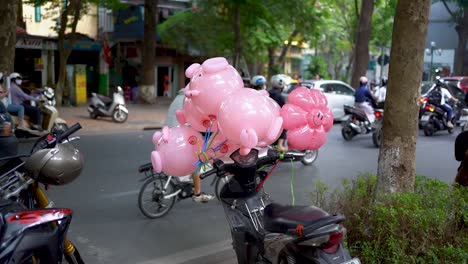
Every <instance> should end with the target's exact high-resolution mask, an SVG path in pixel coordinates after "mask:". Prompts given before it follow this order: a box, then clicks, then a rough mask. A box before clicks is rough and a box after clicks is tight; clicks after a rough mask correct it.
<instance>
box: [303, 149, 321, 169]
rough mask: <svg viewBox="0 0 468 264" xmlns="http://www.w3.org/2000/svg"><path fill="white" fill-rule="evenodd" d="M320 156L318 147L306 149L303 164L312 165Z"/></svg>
mask: <svg viewBox="0 0 468 264" xmlns="http://www.w3.org/2000/svg"><path fill="white" fill-rule="evenodd" d="M317 158H318V149H316V150H306V153H305V156H304V157H303V158H302V159H301V162H302V164H304V165H312V164H313V163H314V162H315V161H316V160H317Z"/></svg>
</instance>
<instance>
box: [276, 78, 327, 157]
mask: <svg viewBox="0 0 468 264" xmlns="http://www.w3.org/2000/svg"><path fill="white" fill-rule="evenodd" d="M288 101H289V103H288V104H285V105H284V106H283V107H282V108H281V116H282V117H283V128H284V129H287V130H288V136H287V139H288V145H289V147H290V148H293V149H298V150H304V149H311V150H315V149H319V148H320V147H321V146H322V145H323V144H325V142H326V140H327V136H326V133H327V132H328V131H330V129H331V127H332V126H333V114H332V113H331V111H330V109H328V108H327V98H326V97H325V96H324V95H323V94H322V93H321V92H320V91H319V90H317V89H308V88H305V87H299V88H297V89H295V90H294V91H292V92H291V93H290V94H289V96H288Z"/></svg>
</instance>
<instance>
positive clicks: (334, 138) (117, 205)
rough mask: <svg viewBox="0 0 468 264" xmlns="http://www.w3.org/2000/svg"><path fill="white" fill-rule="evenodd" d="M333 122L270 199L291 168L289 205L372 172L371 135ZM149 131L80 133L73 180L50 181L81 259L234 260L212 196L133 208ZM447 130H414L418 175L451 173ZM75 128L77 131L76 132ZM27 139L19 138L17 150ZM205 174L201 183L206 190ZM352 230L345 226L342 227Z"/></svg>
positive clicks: (147, 263)
mask: <svg viewBox="0 0 468 264" xmlns="http://www.w3.org/2000/svg"><path fill="white" fill-rule="evenodd" d="M340 129H341V126H340V125H335V126H334V128H333V129H332V131H331V132H330V133H329V135H328V139H327V143H326V144H325V145H324V146H323V147H322V148H321V149H320V152H319V157H318V160H317V161H316V163H315V164H314V165H312V166H304V165H302V164H301V163H299V162H298V163H295V164H294V169H293V168H292V166H291V164H287V163H282V164H280V165H279V166H278V167H277V169H276V170H275V172H274V173H273V174H272V176H271V177H270V178H269V180H268V182H267V184H266V185H265V188H266V190H267V192H268V193H269V194H270V196H271V197H272V198H273V199H274V200H275V201H277V202H281V203H291V189H290V185H291V174H292V172H294V179H293V185H294V193H295V200H296V204H310V203H311V202H310V201H311V198H310V192H311V190H312V186H313V184H314V183H315V182H316V181H317V180H319V179H320V180H321V181H322V182H324V183H326V184H328V185H329V186H331V187H336V186H337V185H339V183H340V181H341V179H342V178H349V179H352V178H354V177H356V175H358V174H360V173H367V172H371V173H372V172H376V169H377V159H378V149H376V148H374V147H373V144H372V140H371V136H370V135H361V136H357V137H356V138H354V139H353V140H352V141H351V142H345V141H344V140H343V138H342V137H341V133H340ZM152 133H153V131H141V132H133V133H124V134H116V133H113V134H112V135H82V136H81V140H79V141H74V143H75V145H76V146H77V147H78V148H79V149H80V150H81V151H82V152H83V154H84V156H85V159H86V165H85V168H84V171H83V173H82V175H81V176H80V178H78V179H77V180H76V181H74V182H72V183H71V184H69V185H65V186H57V187H53V188H52V189H51V190H49V195H50V197H51V198H52V200H53V201H54V202H55V205H56V206H59V207H68V208H71V209H73V210H74V217H73V220H72V225H71V228H70V237H71V239H72V241H74V242H75V243H76V244H77V246H78V248H79V249H80V251H81V254H82V255H83V257H84V258H85V260H86V262H87V263H93V264H108V263H121V264H136V263H137V264H159V263H161V264H182V263H184V264H188V263H208V264H209V263H225V264H227V263H235V261H234V254H233V252H232V250H231V246H230V235H229V229H228V226H227V222H226V219H225V217H224V214H223V209H222V207H221V205H220V204H219V203H218V202H217V201H213V202H210V203H207V204H197V203H194V202H192V200H191V199H186V200H183V201H181V202H178V203H176V204H175V206H174V208H173V209H172V211H171V212H170V213H169V214H168V215H166V216H164V217H163V218H160V219H154V220H151V219H147V218H145V217H144V216H143V215H142V214H141V213H140V211H139V209H138V205H137V195H138V191H139V188H140V186H141V184H142V182H140V181H139V180H140V179H142V175H139V174H138V172H137V168H138V166H139V165H141V164H144V163H146V162H148V161H149V157H150V156H149V155H150V152H151V151H152V150H153V148H154V146H153V144H152V141H151V136H152ZM457 133H459V130H456V132H455V134H453V135H449V134H448V133H447V132H446V131H445V132H439V133H438V134H436V135H435V136H434V137H431V138H427V137H425V136H424V135H423V133H422V131H420V136H419V138H418V144H417V158H416V164H417V173H418V174H419V175H426V176H429V177H433V178H438V179H441V180H443V181H446V182H451V181H452V180H453V178H454V176H455V172H456V168H457V166H458V163H457V162H456V161H455V160H454V154H453V144H454V141H455V137H456V134H457ZM77 134H78V135H79V134H80V133H79V132H78V133H77ZM27 145H29V144H27V143H26V144H24V146H23V151H24V150H25V148H26V147H27ZM210 183H211V178H208V179H207V180H205V181H204V182H203V184H204V185H203V189H204V190H205V191H206V192H213V190H212V187H211V186H210ZM349 232H352V229H349Z"/></svg>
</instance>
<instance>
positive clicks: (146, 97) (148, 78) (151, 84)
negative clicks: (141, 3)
mask: <svg viewBox="0 0 468 264" xmlns="http://www.w3.org/2000/svg"><path fill="white" fill-rule="evenodd" d="M157 6H158V1H157V0H156V1H155V0H145V36H144V38H143V54H142V55H143V58H142V62H143V74H142V79H141V84H140V86H139V88H138V97H139V98H140V100H141V101H143V102H144V103H147V104H152V103H154V102H155V100H156V85H155V76H154V74H155V72H154V67H155V65H154V62H155V57H156V21H157V14H156V8H157Z"/></svg>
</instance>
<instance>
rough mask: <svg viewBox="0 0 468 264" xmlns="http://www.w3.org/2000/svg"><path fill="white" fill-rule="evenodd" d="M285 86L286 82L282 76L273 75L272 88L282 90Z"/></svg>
mask: <svg viewBox="0 0 468 264" xmlns="http://www.w3.org/2000/svg"><path fill="white" fill-rule="evenodd" d="M284 86H286V80H285V78H284V77H283V76H282V75H280V74H277V75H273V76H272V77H271V87H272V88H279V89H282V88H284Z"/></svg>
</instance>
